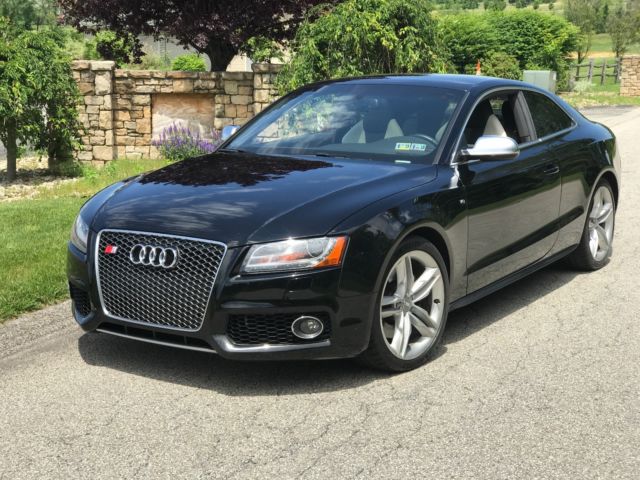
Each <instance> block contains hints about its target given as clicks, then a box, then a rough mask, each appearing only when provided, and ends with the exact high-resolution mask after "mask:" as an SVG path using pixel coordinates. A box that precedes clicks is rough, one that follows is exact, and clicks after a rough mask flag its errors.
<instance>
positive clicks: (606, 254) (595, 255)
mask: <svg viewBox="0 0 640 480" xmlns="http://www.w3.org/2000/svg"><path fill="white" fill-rule="evenodd" d="M607 205H608V207H607ZM607 208H610V211H609V213H608V216H606V220H605V221H601V222H597V221H596V222H597V223H596V222H594V221H593V220H594V218H596V214H599V215H598V216H597V218H598V219H603V218H605V213H606V212H605V210H606V209H607ZM615 215H616V203H615V197H614V196H613V190H612V189H611V185H610V184H609V182H607V181H606V180H604V179H602V180H600V182H598V185H597V186H596V188H595V189H594V192H593V198H591V202H590V203H589V210H587V219H586V221H585V225H584V230H583V231H582V237H581V238H580V243H579V244H578V247H577V248H576V249H575V250H574V251H573V252H572V253H571V254H570V255H569V256H568V257H567V263H568V264H569V265H570V266H571V267H573V268H576V269H578V270H585V271H594V270H599V269H601V268H602V267H604V266H605V265H606V264H607V263H609V259H610V258H611V254H612V252H613V233H614V229H615ZM594 236H595V239H596V240H594ZM594 241H596V242H597V246H596V248H595V249H594ZM605 243H606V248H604V247H605Z"/></svg>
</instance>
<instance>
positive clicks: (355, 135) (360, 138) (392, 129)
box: [342, 118, 404, 143]
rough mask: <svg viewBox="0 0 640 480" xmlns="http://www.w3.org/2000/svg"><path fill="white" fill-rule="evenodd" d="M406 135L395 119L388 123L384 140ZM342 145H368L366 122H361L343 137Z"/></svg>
mask: <svg viewBox="0 0 640 480" xmlns="http://www.w3.org/2000/svg"><path fill="white" fill-rule="evenodd" d="M403 135H404V133H403V132H402V128H400V125H399V124H398V122H397V121H396V119H395V118H392V119H391V120H389V123H387V130H386V132H385V134H384V138H385V139H386V138H393V137H402V136H403ZM342 143H367V134H366V132H365V131H364V120H360V121H359V122H358V123H356V124H355V125H354V126H353V127H351V128H350V129H349V131H348V132H347V133H346V134H345V135H344V137H342Z"/></svg>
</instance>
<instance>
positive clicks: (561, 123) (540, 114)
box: [524, 92, 573, 138]
mask: <svg viewBox="0 0 640 480" xmlns="http://www.w3.org/2000/svg"><path fill="white" fill-rule="evenodd" d="M524 96H525V98H526V99H527V104H528V105H529V111H530V112H531V118H532V119H533V124H534V126H535V127H536V132H537V134H538V138H542V137H546V136H547V135H551V134H553V133H556V132H559V131H561V130H565V129H567V128H570V127H571V126H572V125H573V120H572V119H571V117H570V116H569V115H567V114H566V113H565V111H564V110H563V109H562V108H560V107H559V106H558V105H557V104H556V103H555V102H554V101H553V100H551V99H550V98H548V97H546V96H545V95H542V94H540V93H535V92H524Z"/></svg>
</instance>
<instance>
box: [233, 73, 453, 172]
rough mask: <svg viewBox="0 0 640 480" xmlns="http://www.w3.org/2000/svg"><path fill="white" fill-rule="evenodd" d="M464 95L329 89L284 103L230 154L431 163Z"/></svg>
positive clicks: (350, 86) (412, 89)
mask: <svg viewBox="0 0 640 480" xmlns="http://www.w3.org/2000/svg"><path fill="white" fill-rule="evenodd" d="M461 98H462V92H459V91H456V90H449V89H443V88H432V87H424V86H419V85H396V84H386V85H383V84H366V83H365V84H363V83H331V84H328V85H323V86H320V87H318V88H316V89H313V90H306V91H303V92H301V93H300V94H298V95H295V96H293V97H291V98H290V99H288V100H286V101H284V102H280V103H279V104H277V105H276V106H275V107H274V108H272V109H271V110H270V111H269V112H267V113H266V114H265V115H263V116H262V117H261V118H259V119H258V120H256V121H255V122H254V123H253V124H252V125H250V126H249V127H248V128H246V129H245V130H244V131H243V132H241V133H239V134H238V136H237V137H236V138H234V139H233V140H232V141H231V143H230V144H229V145H227V146H226V148H227V149H233V150H242V151H248V152H252V153H257V154H263V155H270V154H271V155H318V156H332V157H349V158H360V159H374V160H389V161H394V162H400V163H414V162H416V163H417V162H432V161H433V160H434V156H435V152H436V150H437V148H438V145H439V144H440V141H441V140H442V137H443V134H444V131H445V129H446V127H447V125H448V123H449V120H450V119H451V117H452V115H453V113H454V111H455V109H456V107H457V105H458V103H459V102H460V100H461Z"/></svg>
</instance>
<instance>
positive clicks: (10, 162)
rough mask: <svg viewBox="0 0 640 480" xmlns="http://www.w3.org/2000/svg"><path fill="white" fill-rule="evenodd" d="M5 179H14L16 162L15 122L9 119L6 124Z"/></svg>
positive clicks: (16, 134)
mask: <svg viewBox="0 0 640 480" xmlns="http://www.w3.org/2000/svg"><path fill="white" fill-rule="evenodd" d="M5 148H6V149H7V180H8V181H10V182H12V181H13V180H15V179H16V165H17V162H18V132H17V127H16V124H15V122H12V121H9V123H8V125H7V143H6V145H5Z"/></svg>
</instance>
